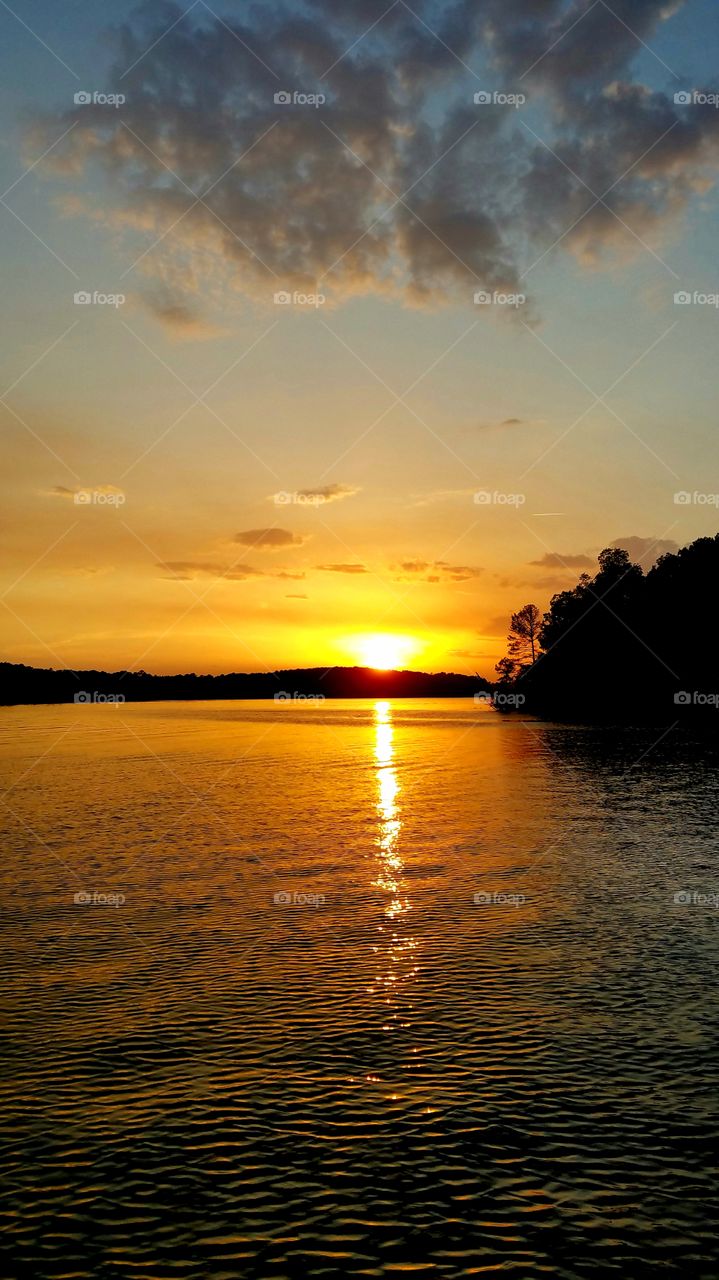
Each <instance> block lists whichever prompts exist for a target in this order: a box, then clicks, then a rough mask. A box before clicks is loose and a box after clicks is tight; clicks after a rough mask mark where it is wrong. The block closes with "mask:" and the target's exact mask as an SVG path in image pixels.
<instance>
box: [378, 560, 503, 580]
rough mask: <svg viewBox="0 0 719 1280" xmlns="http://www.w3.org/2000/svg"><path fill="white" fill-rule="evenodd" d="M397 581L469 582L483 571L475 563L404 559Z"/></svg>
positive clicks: (398, 566) (398, 567)
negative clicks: (464, 563)
mask: <svg viewBox="0 0 719 1280" xmlns="http://www.w3.org/2000/svg"><path fill="white" fill-rule="evenodd" d="M395 568H396V569H397V570H399V571H400V573H399V576H398V577H397V579H396V581H397V582H431V583H437V582H467V581H468V580H469V579H470V578H478V577H479V575H480V574H481V573H482V572H483V570H482V569H479V568H477V567H476V566H474V565H463V564H448V563H447V561H446V560H403V561H401V562H400V564H398V565H396V566H395Z"/></svg>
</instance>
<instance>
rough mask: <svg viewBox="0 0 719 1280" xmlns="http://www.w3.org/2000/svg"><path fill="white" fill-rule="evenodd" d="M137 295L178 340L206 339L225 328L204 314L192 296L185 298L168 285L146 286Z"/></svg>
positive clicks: (217, 335) (214, 336)
mask: <svg viewBox="0 0 719 1280" xmlns="http://www.w3.org/2000/svg"><path fill="white" fill-rule="evenodd" d="M140 296H141V301H142V303H143V305H144V307H145V309H146V310H147V311H149V313H150V315H151V316H153V317H154V319H156V320H159V322H160V323H161V324H162V325H163V326H164V328H165V329H166V330H167V332H168V334H169V336H170V337H171V338H173V339H175V341H177V342H187V341H207V340H208V339H210V338H218V337H220V336H221V335H222V333H223V332H224V330H223V329H221V328H220V326H219V325H215V324H211V323H210V322H209V321H208V320H206V319H205V318H204V316H203V315H202V312H201V310H200V309H199V307H198V306H197V304H196V303H195V302H194V300H190V301H188V300H187V299H186V298H185V297H183V296H182V295H180V294H177V293H173V291H172V290H170V289H169V288H168V287H167V286H163V285H158V286H157V287H153V288H150V289H147V290H145V292H144V293H142V294H141V295H140Z"/></svg>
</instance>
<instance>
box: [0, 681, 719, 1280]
mask: <svg viewBox="0 0 719 1280" xmlns="http://www.w3.org/2000/svg"><path fill="white" fill-rule="evenodd" d="M718 757H719V750H718V748H717V743H716V741H715V740H712V739H710V738H709V737H703V736H701V734H700V733H699V732H697V731H691V730H685V729H681V730H680V729H674V730H672V731H669V732H667V731H664V730H659V729H637V730H632V729H623V730H620V729H611V728H603V729H591V728H577V727H568V726H558V725H547V724H542V723H540V722H537V721H532V720H528V719H526V718H520V717H518V716H516V715H515V716H502V715H500V714H498V713H497V712H496V711H494V710H493V709H491V708H490V707H487V706H480V707H477V706H475V705H474V704H473V703H472V702H470V701H464V700H456V701H454V700H433V701H426V702H423V701H409V700H408V701H392V702H379V703H375V702H370V701H355V702H353V701H346V702H339V701H338V702H331V703H329V702H328V703H326V704H317V703H314V704H313V703H301V702H296V701H288V702H284V703H279V704H276V703H268V702H251V703H237V702H233V703H230V702H222V703H209V702H208V703H154V704H146V705H141V704H135V705H130V704H126V705H117V706H112V705H84V706H83V705H78V706H75V705H73V706H53V707H16V708H6V709H3V710H2V712H0V765H1V767H2V790H3V792H5V795H4V797H3V807H2V821H3V828H4V841H3V844H4V848H5V851H6V852H5V859H4V866H3V873H2V874H3V889H4V895H5V899H6V902H7V903H8V909H7V912H6V915H5V918H4V923H3V928H2V964H3V1003H4V1005H5V1007H6V1014H5V1024H6V1027H7V1029H8V1035H9V1043H10V1049H9V1052H8V1053H7V1055H6V1056H5V1064H6V1065H5V1067H4V1068H3V1086H2V1087H3V1101H4V1110H5V1115H6V1129H5V1139H4V1144H3V1145H4V1152H3V1165H4V1167H5V1169H6V1171H7V1173H8V1179H9V1180H8V1187H9V1190H8V1191H7V1192H6V1195H5V1198H4V1199H3V1200H2V1202H1V1204H2V1208H1V1210H0V1213H1V1216H2V1222H3V1226H4V1229H5V1232H6V1243H5V1247H6V1249H7V1250H8V1253H9V1257H10V1262H9V1265H8V1268H7V1274H8V1275H12V1276H15V1275H20V1273H21V1272H24V1274H27V1275H32V1276H33V1277H41V1278H45V1277H47V1278H52V1280H76V1278H79V1277H93V1278H97V1277H100V1278H101V1280H105V1278H108V1280H109V1278H111V1280H127V1278H128V1277H138V1280H175V1278H180V1277H195V1276H197V1277H202V1278H203V1280H230V1278H232V1280H234V1278H235V1277H238V1278H239V1277H243V1278H245V1277H250V1278H251V1280H255V1278H257V1280H281V1278H283V1277H291V1278H292V1280H295V1277H297V1278H300V1277H303V1278H304V1277H332V1276H344V1275H347V1276H357V1277H411V1278H412V1280H415V1278H421V1277H425V1276H427V1277H430V1276H437V1277H440V1276H444V1277H465V1276H481V1277H491V1276H500V1275H501V1276H505V1275H506V1276H516V1277H517V1278H518V1280H534V1278H535V1277H537V1278H539V1277H562V1278H565V1277H608V1278H609V1277H614V1278H615V1280H638V1278H640V1277H644V1276H650V1275H652V1276H654V1275H655V1274H656V1273H660V1274H661V1275H664V1276H667V1277H675V1276H676V1277H680V1276H681V1277H685V1276H689V1275H691V1276H693V1277H697V1278H698V1280H710V1278H711V1280H715V1277H716V1275H717V1272H718V1267H717V1247H716V1225H715V1222H716V1208H717V1203H716V1201H717V1197H716V1186H717V1155H716V1152H717V1150H719V1143H718V1142H717V1139H718V1138H719V1132H718V1130H719V1125H718V1124H717V1119H718V1112H719V1093H718V1091H717V1081H718V1077H719V1067H718V1065H717V1063H718V1059H717V1024H718V1022H719V1015H718V1004H717V1000H716V995H715V989H716V988H715V981H716V972H717V960H718V959H719V931H718V929H717V921H718V920H719V912H718V910H717V906H716V902H717V897H716V894H717V891H718V890H719V876H717V872H716V853H717V840H716V834H715V833H716V814H717V800H718V798H719V784H718V782H717V761H718Z"/></svg>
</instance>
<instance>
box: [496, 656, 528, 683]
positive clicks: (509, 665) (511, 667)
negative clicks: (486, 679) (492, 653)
mask: <svg viewBox="0 0 719 1280" xmlns="http://www.w3.org/2000/svg"><path fill="white" fill-rule="evenodd" d="M494 669H495V671H496V672H497V675H498V676H499V683H500V684H511V683H512V681H513V680H514V679H515V678H516V677H517V676H518V675H519V672H520V671H521V667H520V664H519V663H518V662H516V661H515V659H514V658H500V659H499V662H498V663H497V665H496V667H495V668H494Z"/></svg>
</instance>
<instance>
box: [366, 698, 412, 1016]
mask: <svg viewBox="0 0 719 1280" xmlns="http://www.w3.org/2000/svg"><path fill="white" fill-rule="evenodd" d="M374 731H375V740H374V759H375V776H376V782H377V800H376V806H377V822H378V835H377V867H376V874H375V879H374V880H373V882H372V883H373V887H374V888H375V889H378V890H380V891H381V892H382V894H383V895H384V896H385V903H384V908H383V915H384V917H385V923H384V924H382V925H381V926H380V932H381V933H383V934H385V935H386V936H385V938H384V945H382V946H379V947H377V948H376V949H375V950H376V951H377V952H378V953H379V955H380V956H381V957H382V969H381V971H380V972H379V973H378V974H377V982H378V983H379V984H380V986H381V987H384V990H385V994H386V1000H387V1004H389V1005H394V1004H395V1001H394V999H393V995H394V994H396V991H397V984H398V983H399V982H400V981H403V980H405V979H407V978H408V977H411V976H413V975H414V974H415V973H416V971H417V969H416V965H415V964H414V963H412V962H411V961H412V960H413V952H414V951H415V949H416V946H417V943H416V941H415V940H414V939H413V938H411V937H410V936H409V935H408V933H407V929H406V926H407V923H408V921H407V915H408V913H409V912H410V911H411V910H412V903H411V902H410V899H409V896H408V895H407V893H406V889H405V874H404V873H405V866H404V861H403V858H402V854H401V852H400V836H401V834H402V818H401V806H400V791H401V788H400V783H399V779H398V777H397V769H396V764H395V747H394V726H393V723H392V704H391V702H377V703H375V708H374ZM408 962H410V963H409V964H408ZM397 1024H399V1025H404V1026H406V1025H407V1024H406V1022H403V1020H402V1015H401V1014H400V1012H399V1010H397V1009H395V1011H394V1012H393V1013H392V1014H391V1015H390V1023H389V1024H388V1025H387V1026H386V1028H385V1030H388V1031H389V1030H392V1029H394V1026H396V1025H397Z"/></svg>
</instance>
